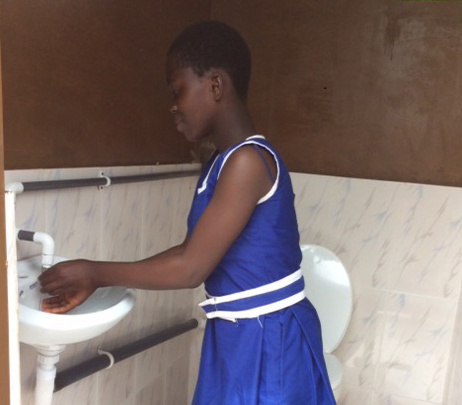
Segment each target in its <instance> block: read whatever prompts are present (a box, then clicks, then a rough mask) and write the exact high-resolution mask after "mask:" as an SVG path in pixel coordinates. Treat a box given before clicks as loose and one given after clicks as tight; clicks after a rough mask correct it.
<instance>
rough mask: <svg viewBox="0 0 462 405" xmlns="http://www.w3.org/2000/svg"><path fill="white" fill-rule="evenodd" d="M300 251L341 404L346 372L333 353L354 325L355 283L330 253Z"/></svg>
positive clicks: (307, 290)
mask: <svg viewBox="0 0 462 405" xmlns="http://www.w3.org/2000/svg"><path fill="white" fill-rule="evenodd" d="M300 248H301V250H302V255H303V258H302V263H301V269H302V273H303V276H304V278H305V294H306V296H307V298H308V299H309V300H310V302H311V303H312V304H313V306H314V307H315V308H316V311H317V313H318V316H319V320H320V322H321V328H322V340H323V348H324V359H325V361H326V367H327V373H328V374H329V380H330V383H331V386H332V390H333V392H334V396H335V399H336V400H337V401H338V400H339V398H340V394H341V383H342V376H343V371H342V364H341V363H340V361H339V359H338V358H337V357H336V356H335V354H334V353H333V351H334V350H335V349H336V348H337V347H338V345H339V344H340V342H341V341H342V339H343V337H344V336H345V333H346V331H347V328H348V324H349V323H350V318H351V312H352V308H353V293H352V288H351V282H350V278H349V276H348V273H347V271H346V269H345V267H344V266H343V264H342V262H341V261H340V260H339V258H338V257H337V256H336V255H335V254H334V253H332V252H331V251H330V250H328V249H326V248H324V247H322V246H317V245H301V246H300Z"/></svg>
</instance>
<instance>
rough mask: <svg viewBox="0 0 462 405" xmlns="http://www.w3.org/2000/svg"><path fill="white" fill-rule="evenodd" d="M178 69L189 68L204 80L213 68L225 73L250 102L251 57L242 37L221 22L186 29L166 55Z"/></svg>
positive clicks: (201, 24) (240, 93)
mask: <svg viewBox="0 0 462 405" xmlns="http://www.w3.org/2000/svg"><path fill="white" fill-rule="evenodd" d="M167 56H168V57H173V58H175V62H176V63H177V65H178V67H181V68H185V67H190V68H192V70H193V71H194V73H195V74H196V75H198V76H199V77H202V76H203V75H204V74H205V73H206V72H208V71H209V70H210V69H212V68H217V69H223V70H224V71H225V72H226V73H228V75H229V76H230V77H231V80H232V81H233V84H234V88H235V90H236V93H237V94H238V95H239V96H240V97H241V98H242V99H244V100H245V99H246V98H247V90H248V87H249V80H250V71H251V56H250V50H249V48H248V46H247V44H246V42H245V40H244V39H243V38H242V36H241V35H240V34H239V33H238V32H237V31H236V30H235V29H234V28H232V27H230V26H229V25H227V24H225V23H223V22H220V21H214V20H209V21H203V22H200V23H196V24H193V25H191V26H190V27H188V28H186V29H185V30H184V31H183V32H181V34H180V35H178V37H177V38H176V39H175V40H174V41H173V43H172V44H171V45H170V48H169V49H168V52H167Z"/></svg>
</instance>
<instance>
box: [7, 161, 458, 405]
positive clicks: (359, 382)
mask: <svg viewBox="0 0 462 405" xmlns="http://www.w3.org/2000/svg"><path fill="white" fill-rule="evenodd" d="M182 167H190V166H189V165H186V166H174V167H172V166H167V167H163V166H158V167H154V168H153V167H140V168H114V169H105V171H106V172H107V174H108V175H111V174H113V175H125V174H134V173H139V172H143V173H144V172H151V171H153V170H157V171H159V170H172V169H181V168H182ZM98 172H99V169H96V168H93V169H91V168H90V169H67V170H44V171H22V172H7V173H6V182H9V181H12V180H22V181H27V180H38V179H55V178H72V177H94V176H95V175H96V174H97V173H98ZM292 179H293V182H294V190H295V193H296V208H297V214H298V219H299V225H300V230H301V241H302V243H316V244H320V245H323V246H326V247H327V248H329V249H331V250H332V251H334V252H335V253H336V254H337V255H338V256H339V257H340V259H341V260H342V261H343V262H344V264H345V266H346V267H347V269H348V271H349V273H350V276H351V278H352V281H353V288H354V311H353V315H352V320H351V323H350V327H349V330H348V332H347V335H346V337H345V338H344V340H343V342H342V344H341V345H340V347H339V349H338V350H337V354H338V356H339V358H340V359H341V360H342V362H343V365H344V372H345V375H344V395H343V398H342V399H341V401H340V405H456V404H457V403H458V402H457V401H460V398H458V395H460V390H459V391H458V389H457V387H458V385H459V384H458V382H457V371H455V369H456V368H457V367H458V365H460V364H462V360H461V359H459V357H460V356H461V355H462V347H461V344H460V343H458V342H459V341H460V340H461V339H462V331H461V329H462V328H461V327H460V322H461V319H460V318H462V316H461V315H460V314H459V315H457V308H458V306H459V305H460V293H461V281H462V280H461V279H462V265H461V263H462V260H461V257H462V249H461V244H460V240H462V229H461V227H462V210H461V209H460V207H462V190H461V189H459V188H451V187H440V186H429V185H418V184H407V183H394V182H384V181H374V180H359V179H351V178H350V179H349V178H338V177H329V176H319V175H309V174H298V173H293V174H292ZM194 183H195V178H184V179H176V180H165V181H158V182H149V183H138V184H131V185H118V186H111V187H109V188H107V189H105V190H102V191H99V190H96V189H95V188H82V189H73V190H63V191H49V192H36V193H25V194H23V195H20V196H18V200H17V215H16V217H17V225H18V226H22V227H24V228H27V229H32V230H42V231H46V232H49V233H50V234H52V235H53V236H54V237H55V240H56V252H57V254H59V255H62V256H67V257H87V258H95V259H108V260H133V259H138V258H141V257H144V256H147V255H150V254H153V253H156V252H158V251H161V250H162V249H164V248H167V247H169V246H171V245H172V244H175V243H178V242H180V241H181V240H182V238H183V237H184V233H185V217H186V213H187V210H188V208H189V204H190V200H191V196H192V192H193V187H194ZM36 253H38V249H37V247H35V246H33V244H28V243H26V242H21V243H19V245H18V256H19V257H20V258H23V257H27V256H30V255H32V254H36ZM201 295H202V292H201V290H200V289H198V290H195V291H188V290H185V291H176V292H144V291H138V296H137V304H136V307H135V309H134V310H133V311H132V313H131V314H130V315H129V316H128V317H127V318H126V319H124V320H123V321H122V323H121V324H120V325H118V326H116V327H115V328H114V329H113V330H111V331H110V332H108V333H106V334H105V335H103V336H101V337H99V338H97V339H93V340H91V341H88V342H84V343H81V344H77V345H72V346H70V347H68V348H67V349H66V351H65V352H64V353H63V355H62V356H61V361H60V362H59V364H58V368H59V369H64V368H66V367H68V366H70V365H71V364H74V363H77V362H80V361H81V360H83V359H85V358H88V357H92V356H94V355H95V352H96V349H97V347H98V346H99V345H102V346H103V348H104V349H106V350H110V349H111V347H115V346H117V345H119V344H123V343H124V342H127V341H129V340H132V339H135V338H137V337H141V336H144V335H146V334H148V333H150V332H154V331H156V330H160V329H162V328H164V327H166V326H169V325H172V324H174V323H177V322H181V321H183V320H186V319H189V318H190V317H191V316H196V315H199V312H200V310H198V308H197V306H196V305H195V304H196V303H197V302H198V301H199V299H200V298H201ZM456 317H458V323H457V324H456ZM200 336H201V333H200V331H199V330H198V331H194V332H189V333H187V334H185V335H183V336H181V337H178V338H176V339H174V340H172V341H171V342H169V343H165V344H162V345H161V346H158V347H155V348H153V349H150V350H149V351H147V352H145V353H143V354H141V355H137V356H135V357H133V358H131V359H128V360H125V361H123V362H121V363H119V364H116V365H115V366H114V368H113V369H111V370H107V371H102V372H100V373H97V374H96V375H94V376H92V377H89V378H87V379H85V380H82V381H81V382H79V383H77V384H75V385H73V386H70V387H68V388H66V389H64V390H62V391H61V392H59V393H56V394H55V395H54V402H53V404H54V405H60V404H62V405H64V404H66V405H67V404H68V403H69V400H70V399H72V403H73V404H75V405H81V404H82V405H83V404H91V405H106V404H108V405H109V404H111V405H112V404H117V405H119V404H120V405H128V404H129V405H144V404H162V405H163V404H165V405H166V404H168V405H184V404H188V403H189V402H190V398H191V392H192V389H193V387H194V382H195V373H196V369H197V358H198V353H199V347H200ZM458 356H459V357H458ZM35 358H36V355H35V352H34V350H33V349H31V348H29V347H27V346H26V345H21V367H22V381H21V384H22V395H23V405H29V404H31V400H32V399H31V398H32V393H33V383H34V381H33V380H34V368H35ZM448 393H449V394H448ZM445 398H446V399H447V398H449V399H448V400H447V401H446V400H445Z"/></svg>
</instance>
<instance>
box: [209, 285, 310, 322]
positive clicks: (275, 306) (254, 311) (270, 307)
mask: <svg viewBox="0 0 462 405" xmlns="http://www.w3.org/2000/svg"><path fill="white" fill-rule="evenodd" d="M304 298H305V292H304V291H300V292H299V293H297V294H295V295H292V296H291V297H288V298H284V299H283V300H280V301H276V302H273V303H271V304H267V305H262V306H260V307H255V308H251V309H246V310H244V311H213V312H208V313H206V314H205V315H206V317H207V318H208V319H213V318H222V319H225V320H227V321H232V322H236V319H244V318H245V319H248V318H257V317H259V316H260V315H266V314H269V313H271V312H275V311H279V310H280V309H284V308H287V307H290V306H291V305H294V304H296V303H297V302H299V301H301V300H302V299H304Z"/></svg>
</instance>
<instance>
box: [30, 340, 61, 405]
mask: <svg viewBox="0 0 462 405" xmlns="http://www.w3.org/2000/svg"><path fill="white" fill-rule="evenodd" d="M35 348H36V349H37V351H38V357H37V379H36V383H35V405H51V402H52V398H53V390H54V383H55V376H56V363H57V362H58V361H59V355H60V354H61V353H62V352H63V350H64V349H65V348H66V346H64V345H53V346H35Z"/></svg>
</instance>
